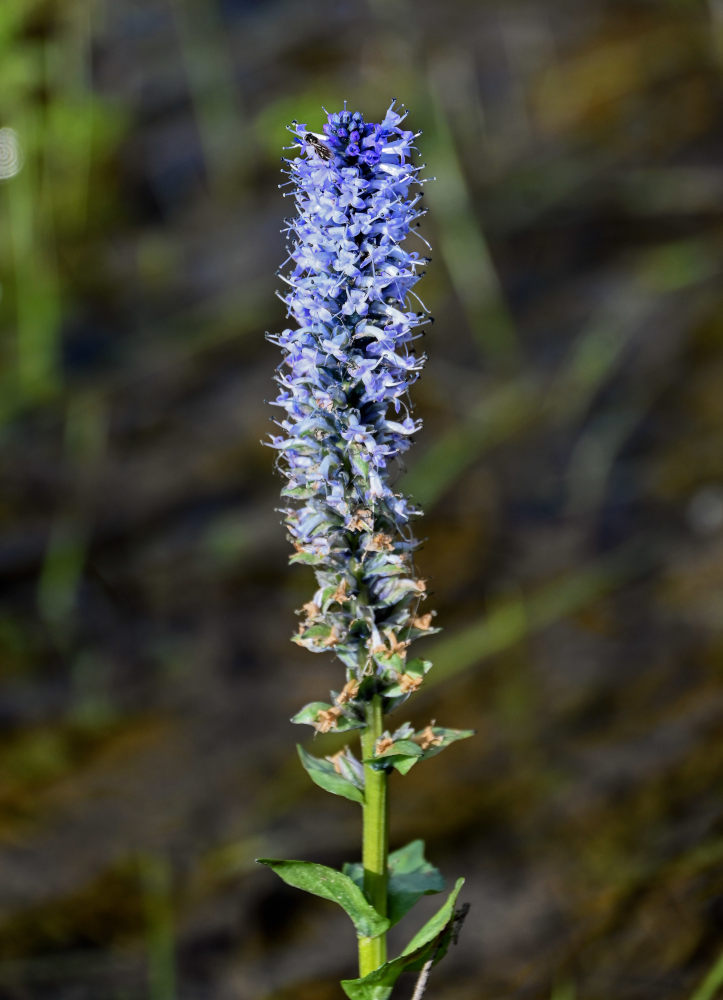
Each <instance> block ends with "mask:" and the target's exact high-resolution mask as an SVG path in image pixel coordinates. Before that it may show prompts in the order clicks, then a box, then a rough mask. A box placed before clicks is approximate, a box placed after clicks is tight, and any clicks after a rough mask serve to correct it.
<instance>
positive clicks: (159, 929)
mask: <svg viewBox="0 0 723 1000" xmlns="http://www.w3.org/2000/svg"><path fill="white" fill-rule="evenodd" d="M139 867H140V876H141V881H142V884H143V896H144V901H145V911H146V946H147V954H148V996H149V1000H174V998H175V996H176V961H175V954H174V952H175V940H174V939H175V932H174V918H173V900H172V873H171V866H170V864H169V862H168V859H167V858H166V857H165V856H163V855H159V854H143V855H141V856H140V857H139Z"/></svg>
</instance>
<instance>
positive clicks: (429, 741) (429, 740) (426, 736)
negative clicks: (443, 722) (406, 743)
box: [412, 720, 444, 750]
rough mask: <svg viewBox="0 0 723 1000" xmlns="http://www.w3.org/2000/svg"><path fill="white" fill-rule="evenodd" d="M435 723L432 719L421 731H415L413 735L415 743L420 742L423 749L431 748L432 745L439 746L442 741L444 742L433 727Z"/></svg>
mask: <svg viewBox="0 0 723 1000" xmlns="http://www.w3.org/2000/svg"><path fill="white" fill-rule="evenodd" d="M433 725H434V720H432V722H431V723H430V724H429V725H428V726H426V727H425V728H424V729H423V730H422V731H421V733H415V734H414V736H413V737H412V740H413V741H414V742H415V743H418V744H419V746H420V747H421V748H422V750H429V748H430V747H438V746H439V745H440V743H443V742H444V740H443V739H442V737H441V736H438V735H437V734H436V733H435V732H434V730H433V729H432V726H433Z"/></svg>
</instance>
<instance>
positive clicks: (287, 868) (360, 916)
mask: <svg viewBox="0 0 723 1000" xmlns="http://www.w3.org/2000/svg"><path fill="white" fill-rule="evenodd" d="M256 860H257V861H258V863H259V864H261V865H267V866H268V867H269V868H270V869H271V870H272V871H274V872H276V874H277V875H278V876H279V878H281V879H283V881H284V882H286V883H287V885H293V886H295V887H296V888H297V889H304V890H305V892H310V893H312V895H314V896H321V898H322V899H329V900H331V901H332V902H334V903H338V904H339V906H341V908H342V909H343V910H344V911H345V913H346V914H347V915H348V916H349V917H350V919H351V921H352V923H353V924H354V927H355V928H356V932H357V935H358V936H359V937H377V936H378V935H379V934H383V933H384V932H385V931H386V930H387V929H388V928H389V920H388V919H387V918H386V917H382V916H381V914H379V913H377V911H376V910H375V909H374V907H373V906H372V905H371V903H369V902H367V900H366V899H365V897H364V894H363V892H362V891H361V889H360V888H359V887H358V886H357V885H355V884H354V882H352V880H351V879H350V878H349V876H348V875H344V874H343V873H342V872H338V871H336V870H335V869H334V868H327V866H326V865H317V864H315V863H314V862H313V861H283V860H281V859H278V858H257V859H256Z"/></svg>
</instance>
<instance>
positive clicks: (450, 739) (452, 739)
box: [423, 726, 475, 760]
mask: <svg viewBox="0 0 723 1000" xmlns="http://www.w3.org/2000/svg"><path fill="white" fill-rule="evenodd" d="M429 729H430V730H431V731H432V734H433V736H434V738H435V740H440V742H439V743H438V744H437V745H436V746H431V747H428V748H427V749H426V750H425V751H424V753H423V758H424V760H428V759H429V758H430V757H436V756H437V754H438V753H441V752H442V751H443V750H445V749H446V748H447V747H448V746H450V745H451V744H452V743H456V742H457V740H467V739H469V737H470V736H474V735H475V731H474V729H445V728H444V727H443V726H429Z"/></svg>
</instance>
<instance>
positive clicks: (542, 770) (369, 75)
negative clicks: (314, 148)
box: [0, 0, 723, 1000]
mask: <svg viewBox="0 0 723 1000" xmlns="http://www.w3.org/2000/svg"><path fill="white" fill-rule="evenodd" d="M722 17H723V15H722V14H721V9H720V4H719V3H717V2H714V0H711V2H710V4H706V3H703V2H700V3H697V2H682V0H679V2H672V0H671V2H668V3H666V2H647V3H643V2H640V3H634V2H629V0H621V2H612V0H586V2H585V3H584V4H580V3H563V2H560V3H544V2H542V0H527V2H502V0H499V2H487V3H472V2H469V3H465V2H462V0H451V2H447V3H443V4H432V3H429V2H426V0H416V2H415V3H411V2H405V0H390V2H383V0H372V2H369V3H350V2H347V3H332V2H320V3H313V4H302V3H292V2H281V0H278V2H273V0H268V2H265V3H261V2H256V3H254V2H251V0H247V2H243V0H197V2H191V0H176V2H172V0H143V2H141V0H138V2H132V0H114V2H112V3H111V2H109V0H106V2H101V0H96V2H94V3H91V2H89V0H87V2H86V0H83V2H79V0H76V2H71V0H65V2H60V0H57V2H52V0H47V2H39V0H38V2H35V0H3V4H2V8H1V11H0V83H1V84H2V86H0V118H1V119H2V120H0V127H10V128H13V129H15V130H16V133H17V136H18V140H19V142H20V145H21V147H22V150H23V154H24V165H23V167H22V169H21V170H20V172H19V173H16V174H15V175H14V176H6V179H4V180H2V181H0V212H2V230H1V232H2V237H1V238H0V269H1V272H2V273H1V274H0V280H1V282H2V292H3V296H2V300H1V301H0V309H1V310H2V329H3V331H4V339H3V342H2V347H1V348H0V362H1V365H2V368H1V373H0V379H1V384H0V441H1V443H2V445H1V446H2V471H1V474H0V475H1V482H0V587H1V588H2V598H3V607H2V612H1V614H0V662H1V664H2V672H3V684H2V693H1V695H0V723H1V724H2V738H1V742H0V997H1V998H2V1000H26V998H33V1000H34V998H42V1000H45V998H51V997H52V998H53V1000H106V998H107V1000H140V998H148V1000H172V998H174V1000H202V998H209V1000H232V998H233V1000H272V998H274V1000H282V998H288V1000H290V998H294V1000H325V998H327V997H328V998H332V997H337V998H338V997H340V996H341V993H340V990H339V987H338V985H337V984H336V980H338V978H340V977H341V976H345V975H353V974H354V956H355V948H354V939H353V934H352V931H351V928H350V926H349V925H348V924H347V922H346V920H345V918H344V917H343V915H342V914H341V913H340V912H338V911H336V910H335V909H334V908H333V907H332V906H331V904H328V903H324V902H322V901H314V900H309V899H308V898H307V897H304V896H303V895H302V894H300V893H295V892H294V891H292V890H290V889H288V890H287V889H286V888H285V887H283V886H282V885H281V884H280V883H278V882H277V881H276V880H275V879H274V877H273V875H272V874H271V873H270V872H268V871H264V870H260V869H258V868H257V866H255V865H254V862H253V858H254V857H255V856H257V855H275V856H287V857H294V856H296V857H304V858H308V859H311V860H316V861H321V862H324V863H327V864H334V865H337V864H340V863H341V862H342V861H343V860H345V859H350V860H351V859H354V858H355V857H356V856H357V855H358V851H359V847H358V842H359V828H358V821H359V816H358V810H357V809H356V807H355V806H354V805H353V804H351V803H348V802H345V801H342V800H339V799H333V798H331V797H330V796H326V795H325V794H324V793H323V792H321V791H320V790H318V789H317V788H316V787H315V786H312V785H311V784H310V783H309V781H308V779H307V777H306V776H305V775H304V774H303V772H302V771H301V769H300V767H299V765H298V762H297V761H296V759H295V753H294V743H295V741H296V740H297V739H304V740H307V739H308V732H307V731H306V730H300V729H299V730H297V729H296V728H295V727H292V726H290V725H289V724H288V722H287V719H288V717H289V715H291V714H292V713H293V712H294V711H295V710H296V709H297V708H298V707H299V706H300V705H301V704H303V703H304V702H306V701H308V700H313V699H316V698H323V697H324V696H325V695H326V692H327V691H328V689H329V687H330V686H331V685H333V684H334V683H335V681H336V680H337V679H338V676H339V671H338V668H337V667H336V666H335V665H334V663H333V662H332V661H331V658H329V661H328V662H326V661H325V660H324V659H322V658H321V657H314V656H312V655H311V654H309V653H307V652H306V651H304V650H301V649H298V648H297V647H295V646H293V645H292V644H291V643H290V642H289V641H288V637H289V635H290V633H291V632H292V631H293V629H294V623H295V618H294V615H293V609H294V608H297V607H299V606H300V605H301V604H302V603H303V602H304V601H306V600H308V599H309V597H310V595H311V592H312V589H313V588H312V581H311V577H310V574H309V573H308V572H306V571H305V570H303V569H299V568H295V569H292V570H289V569H288V568H287V565H286V559H287V556H288V553H289V546H288V543H287V542H286V540H285V538H284V531H283V528H282V527H280V525H279V523H278V522H279V515H278V514H276V513H274V507H275V506H277V505H278V502H279V501H278V490H279V488H280V481H279V480H278V479H276V478H274V476H273V475H272V454H271V452H270V451H268V450H266V449H263V448H262V447H261V446H260V444H259V441H260V439H261V438H263V437H264V436H265V434H266V433H267V432H268V430H269V429H270V424H269V419H270V415H271V411H270V409H269V407H268V406H266V405H265V402H264V401H265V399H267V398H269V397H270V396H271V395H272V393H273V391H274V390H273V385H272V383H271V375H272V372H273V368H274V366H275V365H276V363H277V355H276V351H275V348H273V346H271V345H269V344H267V343H266V342H265V340H264V336H263V334H264V331H265V330H267V329H268V330H279V329H280V328H282V327H283V325H284V322H285V320H284V315H283V309H282V306H281V303H280V302H279V301H278V300H277V299H276V298H275V297H274V289H275V288H276V287H277V286H278V284H279V281H278V279H277V278H276V277H275V275H274V272H275V270H276V268H277V267H278V265H279V264H280V263H281V260H282V258H283V256H284V250H283V240H282V237H281V235H280V234H279V229H280V228H281V226H282V220H283V216H284V215H285V214H287V213H289V212H290V211H291V208H292V206H291V202H290V201H289V200H284V199H283V198H282V197H281V193H280V191H279V190H278V189H277V183H278V182H279V180H280V179H281V178H280V176H279V174H278V169H279V157H280V155H281V147H282V146H283V145H284V144H285V142H286V138H287V134H286V133H285V132H284V124H285V123H286V122H288V121H290V120H291V119H292V118H297V119H299V120H301V121H306V122H308V123H309V125H310V126H316V128H318V127H319V126H320V124H321V120H322V118H321V115H322V112H321V105H322V104H324V105H326V107H327V108H329V109H330V110H333V109H335V108H338V107H340V106H341V104H342V102H343V100H344V99H345V98H346V99H348V100H349V102H350V106H351V107H353V108H359V109H361V110H362V111H363V112H364V113H365V115H366V116H367V117H368V118H370V119H372V120H375V119H377V120H378V118H379V116H380V115H382V114H383V112H384V110H385V109H386V107H387V105H388V103H389V101H390V100H391V98H392V97H397V98H398V99H399V100H401V101H403V102H405V103H406V104H407V105H408V106H409V107H410V109H411V113H410V118H409V122H410V125H411V126H412V127H414V128H415V129H417V128H422V129H423V130H424V136H423V138H422V140H421V143H420V145H421V149H422V153H423V158H424V160H425V161H426V163H427V165H428V166H427V171H426V172H427V174H428V175H429V176H436V178H437V179H436V181H435V182H434V183H430V184H429V185H428V187H427V193H428V199H429V206H430V213H429V217H428V221H427V223H426V224H425V229H424V232H425V234H426V235H427V237H428V238H429V239H430V241H431V242H432V244H433V246H434V261H433V264H432V265H431V267H430V268H429V273H428V276H427V277H426V278H425V279H424V282H423V284H422V285H420V287H419V290H420V293H421V294H422V297H423V298H424V299H425V301H426V302H427V304H428V305H429V306H430V307H431V309H432V311H433V313H434V314H435V316H436V323H435V325H434V327H433V328H432V331H431V333H430V335H429V336H428V337H427V342H426V346H427V349H428V352H429V356H430V360H429V364H428V369H427V372H426V374H425V376H424V378H423V380H422V381H421V383H420V384H419V385H418V386H417V388H416V390H415V398H416V402H417V412H418V414H419V415H420V416H421V417H423V419H424V430H423V431H422V432H421V433H420V435H418V439H417V444H416V445H415V447H414V449H413V451H412V452H411V453H410V457H409V462H408V467H409V472H408V475H407V477H406V479H405V480H403V488H405V489H407V490H409V491H410V492H411V493H413V495H414V496H415V497H416V498H417V499H418V500H419V501H420V502H421V503H422V504H423V505H424V507H425V509H426V511H427V516H426V518H425V520H424V523H423V525H420V528H419V530H420V532H421V533H422V534H424V535H425V536H426V537H427V538H428V542H427V544H426V547H425V548H424V550H423V551H422V552H421V554H420V560H419V562H420V568H421V571H422V573H423V575H425V576H426V577H427V578H428V579H429V581H430V589H431V591H432V596H431V599H430V601H429V602H428V606H429V607H430V608H432V607H434V608H436V609H437V610H438V612H439V615H438V619H437V621H438V622H439V623H440V624H441V625H442V626H444V632H443V633H442V634H441V635H440V636H439V637H435V638H434V639H433V640H430V641H429V643H428V645H427V647H426V649H425V650H424V651H425V653H427V652H428V653H429V655H430V656H431V658H433V659H434V661H435V663H436V670H435V672H433V674H432V675H431V676H430V683H429V685H428V687H427V688H426V690H425V692H423V693H421V694H419V695H417V696H416V698H415V699H414V700H413V701H412V702H411V703H410V705H409V711H410V714H411V716H412V717H413V719H414V721H417V722H420V723H426V722H427V721H428V720H429V719H430V718H432V717H433V718H436V719H437V720H438V721H439V723H440V724H443V725H451V726H458V727H475V728H476V729H477V730H478V736H477V738H476V739H474V740H469V741H467V742H465V743H462V744H459V745H456V746H454V747H452V748H451V749H450V750H448V751H447V752H445V754H444V755H442V756H441V757H439V758H438V759H436V760H435V761H433V762H432V763H429V764H426V765H425V766H424V767H423V768H421V767H420V768H417V769H415V770H414V771H413V772H412V773H411V774H410V775H409V776H408V777H407V778H405V779H399V778H396V779H395V780H394V783H393V784H394V787H393V791H392V796H393V807H392V809H393V818H392V830H393V846H399V845H401V844H402V843H404V842H405V840H406V839H409V838H412V837H420V836H421V837H424V838H425V839H426V841H427V844H428V856H429V857H430V858H431V859H432V860H433V861H434V862H435V863H436V864H438V865H439V866H440V867H441V868H442V870H443V871H444V873H445V875H447V876H448V877H449V879H450V880H453V879H454V878H455V877H456V876H457V875H459V874H465V875H466V876H467V877H468V883H467V888H466V889H465V897H466V899H468V900H469V901H470V902H471V903H472V910H471V913H470V916H469V918H468V922H467V925H466V927H465V929H464V933H463V936H462V940H461V942H460V944H459V946H458V947H457V948H456V949H455V950H454V951H453V953H452V954H451V955H450V957H449V958H448V959H446V961H445V964H444V965H442V966H440V968H439V970H438V971H436V972H435V973H434V974H433V978H432V980H431V983H430V987H429V991H428V994H427V995H428V996H429V1000H478V998H489V1000H491V998H495V1000H502V998H511V997H518V998H529V1000H533V998H534V1000H538V998H539V1000H611V998H613V997H614V998H615V1000H683V998H686V1000H688V998H690V997H692V996H693V992H694V990H695V989H696V988H697V986H698V985H699V984H700V983H701V982H702V980H703V979H704V977H705V976H706V974H707V973H708V971H709V970H710V969H711V967H712V966H713V964H714V962H715V961H716V960H717V958H718V956H719V954H720V952H721V947H722V945H723V809H722V808H721V776H722V771H723V740H722V739H721V721H722V718H723V689H722V687H721V670H722V655H721V654H722V653H723V638H722V636H721V622H722V621H723V532H722V528H723V447H722V445H723V435H722V434H721V431H722V429H723V381H722V380H723V350H722V347H723V325H722V323H721V315H722V309H721V307H722V306H723V301H722V300H723V295H722V293H721V282H720V277H721V246H722V244H723V227H722V222H723V211H722V209H721V204H722V203H723V170H722V169H721V153H722V152H723V128H722V114H721V113H722V110H723V104H722V101H721V93H722V92H721V66H722V61H723V19H722ZM0 161H2V157H1V156H0ZM9 172H10V173H12V170H10V171H9ZM419 648H420V652H421V646H420V647H419ZM399 721H400V722H401V721H403V717H402V716H400V719H399ZM307 745H308V744H307ZM331 746H332V744H331V743H330V742H329V741H328V740H327V743H326V744H324V745H322V741H321V740H319V741H318V742H317V744H316V747H315V749H316V750H317V751H318V752H325V751H326V752H331V751H330V750H328V749H327V747H331ZM425 902H426V903H429V904H430V905H431V903H432V901H425ZM427 909H428V907H427ZM419 920H420V917H418V916H412V917H410V918H408V919H407V920H406V921H405V923H404V924H403V925H402V928H401V931H400V938H399V940H398V942H397V943H398V944H400V945H401V944H403V943H404V942H403V940H402V937H403V935H404V934H411V933H412V932H413V931H414V929H415V924H416V922H418V921H419ZM411 991H412V986H411V984H410V983H402V984H400V989H399V996H400V997H404V996H409V995H410V994H411ZM395 995H396V994H395ZM699 996H700V997H702V996H703V994H699ZM705 996H707V997H708V1000H710V998H711V997H712V996H713V992H710V991H709V992H708V993H707V994H705Z"/></svg>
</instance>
